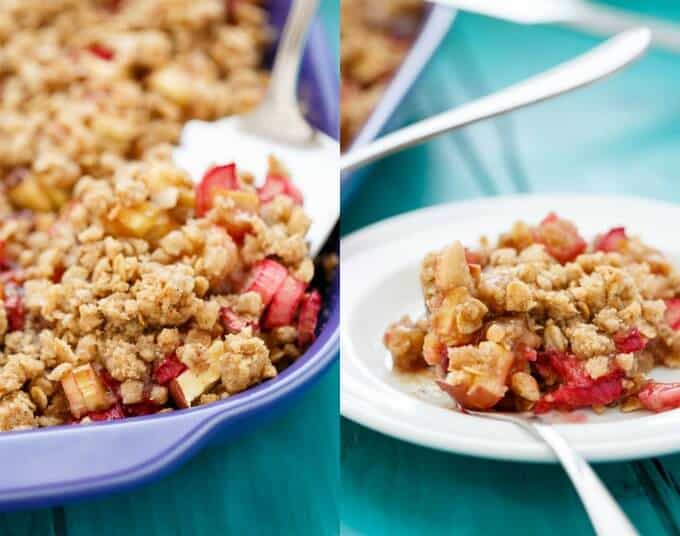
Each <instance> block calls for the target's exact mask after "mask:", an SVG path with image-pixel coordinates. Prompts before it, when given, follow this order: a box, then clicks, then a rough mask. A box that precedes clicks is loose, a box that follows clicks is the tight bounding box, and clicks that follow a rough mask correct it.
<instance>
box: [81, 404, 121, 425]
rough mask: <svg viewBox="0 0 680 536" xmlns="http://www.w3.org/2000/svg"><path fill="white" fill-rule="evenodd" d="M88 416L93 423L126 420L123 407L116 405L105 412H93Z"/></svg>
mask: <svg viewBox="0 0 680 536" xmlns="http://www.w3.org/2000/svg"><path fill="white" fill-rule="evenodd" d="M87 416H88V417H89V418H90V419H92V420H93V421H115V420H116V419H123V418H125V412H124V410H123V406H121V405H120V404H116V405H114V406H112V407H110V408H109V409H107V410H105V411H91V412H90V413H88V414H87Z"/></svg>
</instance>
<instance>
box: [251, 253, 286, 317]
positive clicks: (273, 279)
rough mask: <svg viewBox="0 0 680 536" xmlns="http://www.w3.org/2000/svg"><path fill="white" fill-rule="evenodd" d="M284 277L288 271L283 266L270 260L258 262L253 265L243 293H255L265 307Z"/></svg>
mask: <svg viewBox="0 0 680 536" xmlns="http://www.w3.org/2000/svg"><path fill="white" fill-rule="evenodd" d="M286 277H288V270H287V269H286V267H285V266H283V265H281V264H279V263H278V262H276V261H274V260H272V259H264V260H261V261H258V262H256V263H255V264H254V265H253V268H252V270H251V272H250V275H249V276H248V279H247V280H246V284H245V285H244V286H243V292H257V293H258V294H259V295H260V298H262V305H264V306H265V307H266V306H267V305H269V302H271V301H272V298H273V297H274V294H276V291H277V290H279V287H281V285H282V284H283V282H284V281H285V279H286Z"/></svg>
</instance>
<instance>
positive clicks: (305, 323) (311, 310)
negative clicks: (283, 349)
mask: <svg viewBox="0 0 680 536" xmlns="http://www.w3.org/2000/svg"><path fill="white" fill-rule="evenodd" d="M320 311H321V294H319V293H318V292H317V291H316V290H313V291H311V292H308V293H306V294H305V295H304V297H303V298H302V304H301V305H300V314H299V315H298V325H297V332H298V344H299V345H300V346H306V345H308V344H311V343H312V342H313V341H314V339H315V337H316V324H317V322H318V320H319V312H320Z"/></svg>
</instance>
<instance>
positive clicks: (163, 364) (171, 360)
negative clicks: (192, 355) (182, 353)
mask: <svg viewBox="0 0 680 536" xmlns="http://www.w3.org/2000/svg"><path fill="white" fill-rule="evenodd" d="M186 368H187V367H186V365H185V364H184V363H182V362H181V361H180V360H179V359H177V356H176V355H175V353H174V352H173V353H172V354H169V355H167V356H165V357H164V358H163V360H162V361H160V362H158V361H157V362H155V363H154V368H153V379H154V380H155V381H156V383H159V384H161V385H165V384H166V383H169V382H170V381H172V380H174V379H175V378H176V377H177V376H179V375H180V374H182V372H184V371H185V370H186Z"/></svg>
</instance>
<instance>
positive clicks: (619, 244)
mask: <svg viewBox="0 0 680 536" xmlns="http://www.w3.org/2000/svg"><path fill="white" fill-rule="evenodd" d="M627 241H628V237H627V236H626V229H625V228H624V227H614V228H613V229H611V230H609V231H608V232H607V233H605V234H603V235H602V236H601V237H600V238H598V240H597V242H596V243H595V249H596V250H597V251H605V252H612V251H621V249H622V248H623V247H624V246H625V245H626V242H627Z"/></svg>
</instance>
